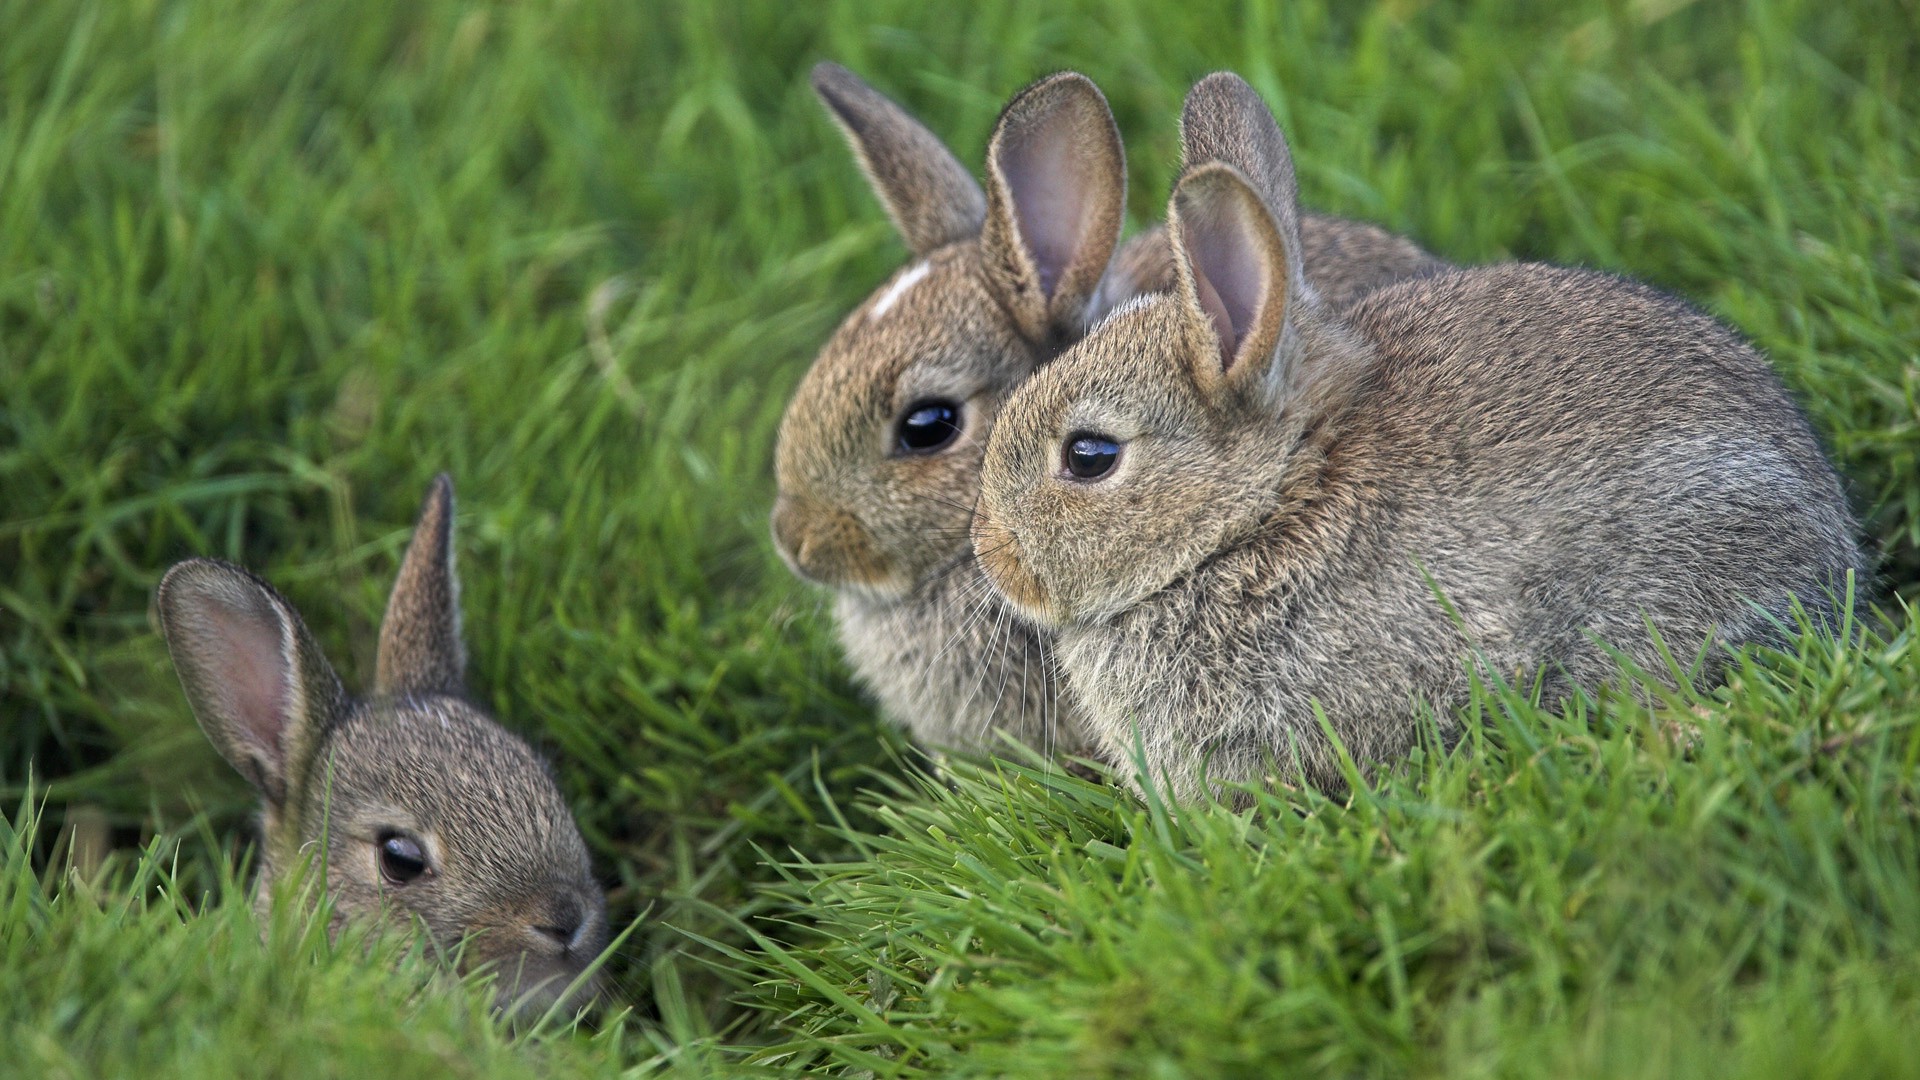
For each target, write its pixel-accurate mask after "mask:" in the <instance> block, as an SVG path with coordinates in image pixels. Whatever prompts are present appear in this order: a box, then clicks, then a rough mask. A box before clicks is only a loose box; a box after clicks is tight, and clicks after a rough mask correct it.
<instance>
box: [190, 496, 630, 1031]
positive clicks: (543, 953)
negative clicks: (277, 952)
mask: <svg viewBox="0 0 1920 1080" xmlns="http://www.w3.org/2000/svg"><path fill="white" fill-rule="evenodd" d="M155 610H156V613H157V616H158V619H159V624H160V627H161V632H162V634H163V635H164V636H165V638H166V641H167V648H168V649H169V651H170V652H171V653H172V655H173V663H174V667H175V669H176V670H177V671H178V672H179V675H180V684H181V686H182V687H183V688H184V689H185V690H186V693H187V700H188V702H189V703H190V704H191V705H192V706H193V713H194V716H195V717H196V718H197V719H198V720H199V722H200V727H201V729H202V730H204V731H205V732H206V735H207V738H208V739H209V740H211V741H212V743H213V745H214V747H215V748H216V749H217V750H219V751H220V754H221V756H223V757H225V758H226V759H227V761H228V763H229V764H231V765H232V766H233V767H234V768H235V769H236V770H238V771H239V773H240V775H242V776H244V777H245V778H246V779H247V782H248V783H250V784H252V785H253V787H254V789H255V790H256V791H257V792H258V793H259V795H260V798H261V810H260V827H261V834H262V843H261V847H260V873H259V881H258V883H257V886H256V892H255V906H256V908H257V909H259V910H261V911H262V912H264V911H265V909H266V907H267V905H268V904H269V903H270V901H271V897H272V894H273V890H274V889H275V888H276V887H277V886H279V885H281V884H282V883H283V882H284V881H285V879H286V878H287V876H288V875H289V874H290V873H291V872H292V871H293V870H294V869H295V867H296V866H297V865H298V864H299V862H300V860H301V858H302V856H303V855H304V854H306V853H308V852H313V851H317V853H318V855H319V857H320V860H322V861H323V864H324V867H325V871H326V877H325V883H326V889H327V892H328V893H329V894H330V896H331V898H332V901H333V910H334V918H335V925H336V928H337V927H338V925H339V923H340V921H341V920H344V919H349V918H352V919H383V918H393V919H401V920H405V919H418V920H419V922H420V923H421V924H423V925H424V927H425V929H426V930H427V932H428V933H429V935H430V937H431V939H432V940H433V942H434V943H435V945H436V946H438V947H439V948H441V949H443V950H447V951H452V950H454V949H456V948H459V947H461V946H462V945H463V943H464V948H462V949H461V958H462V962H463V964H464V965H465V966H467V967H475V966H478V965H480V964H490V965H492V967H493V969H494V970H496V971H497V972H498V973H499V981H498V984H497V990H496V998H497V1003H498V1004H499V1005H500V1006H501V1007H502V1008H505V1009H512V1010H515V1011H521V1010H535V1011H537V1010H540V1009H544V1008H545V1007H547V1006H549V1005H551V1004H553V1003H555V1002H558V1001H560V999H561V996H562V995H563V994H564V993H566V992H567V990H568V988H569V986H571V985H572V984H573V983H574V982H575V981H576V980H578V979H580V976H581V975H582V974H583V973H584V972H585V971H586V970H587V967H588V965H589V964H590V963H591V962H592V961H593V960H594V958H595V957H596V956H597V955H598V954H599V953H600V951H601V950H602V949H603V948H604V947H605V946H606V939H607V921H606V901H605V897H604V895H603V894H602V892H601V889H600V887H599V885H598V884H596V883H595V881H594V877H593V870H592V866H591V865H590V862H589V860H588V857H587V848H586V845H585V844H584V843H583V842H582V841H581V839H580V832H579V829H578V828H576V827H575V825H574V821H573V815H572V813H571V812H570V811H569V810H568V809H567V804H566V801H565V800H564V799H562V798H561V796H560V791H559V789H558V788H557V787H556V786H555V785H554V782H553V777H552V776H551V775H550V773H549V772H548V768H547V765H546V763H545V762H543V761H542V760H541V759H540V758H539V756H538V755H536V754H535V753H534V752H533V750H532V749H531V748H529V747H528V746H527V744H526V743H525V742H523V741H521V740H520V739H519V738H518V737H516V736H514V735H512V734H510V733H509V732H507V731H506V730H505V729H504V728H502V727H501V726H500V725H499V724H497V723H495V722H494V721H493V720H492V719H491V718H490V717H488V716H487V714H486V712H485V711H483V710H482V709H481V708H480V706H479V705H478V704H476V703H475V702H474V701H472V700H471V699H469V698H468V697H467V695H466V692H465V669H466V654H465V650H464V649H463V647H462V645H461V642H460V610H459V583H458V581H457V580H456V579H455V577H454V568H453V485H452V483H451V482H450V481H449V480H448V479H447V478H446V477H445V476H440V477H438V478H436V479H435V480H434V482H433V486H432V488H431V489H430V490H429V491H428V494H427V499H426V504H425V506H424V508H423V509H422V510H421V512H420V520H419V523H418V524H417V525H416V526H415V529H414V535H413V540H412V542H411V543H410V544H409V545H408V548H407V554H406V558H405V559H404V561H403V562H402V563H401V566H400V576H399V580H397V581H396V582H395V583H394V587H393V595H392V598H391V599H390V600H389V601H388V604H387V612H386V616H385V618H384V619H383V620H382V621H381V624H380V648H379V656H378V662H377V667H376V672H375V675H374V688H373V695H372V696H371V697H368V698H365V699H357V698H354V697H351V696H349V695H348V693H347V692H346V690H345V689H344V688H343V687H342V686H341V684H340V679H339V677H338V676H337V675H335V674H334V671H333V668H332V667H331V666H330V665H329V664H328V663H327V660H326V657H324V656H322V655H321V653H320V649H319V646H318V645H317V644H316V643H315V642H314V640H313V637H312V635H310V634H309V633H308V632H307V628H306V626H305V624H303V623H302V622H301V621H300V616H299V614H298V613H296V612H295V611H294V610H293V608H292V606H290V605H289V604H288V603H287V601H286V599H285V598H283V597H282V596H281V595H280V594H279V593H277V592H275V591H274V590H273V588H272V587H271V586H269V585H268V584H267V583H266V582H264V581H261V580H260V579H259V578H256V577H254V576H253V575H252V574H249V573H247V572H246V571H245V570H242V569H241V568H239V567H237V566H233V565H231V564H228V563H224V562H219V561H216V560H212V559H189V560H187V561H186V562H183V563H180V564H178V565H176V566H174V567H173V568H172V569H171V570H169V571H167V574H166V576H165V577H164V578H162V579H161V581H160V587H159V590H158V592H157V593H156V595H155ZM592 994H593V989H592V987H591V986H590V985H588V984H587V983H586V982H582V983H581V985H580V987H579V989H578V990H576V991H575V993H574V996H573V998H571V999H569V1001H568V1004H571V1005H579V1004H584V1003H586V1001H587V1000H589V999H590V997H591V995H592Z"/></svg>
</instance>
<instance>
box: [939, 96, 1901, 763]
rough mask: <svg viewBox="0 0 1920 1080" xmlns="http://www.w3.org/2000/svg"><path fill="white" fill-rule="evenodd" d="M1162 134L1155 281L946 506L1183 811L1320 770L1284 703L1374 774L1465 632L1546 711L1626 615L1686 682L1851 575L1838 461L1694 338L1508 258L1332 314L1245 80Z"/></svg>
mask: <svg viewBox="0 0 1920 1080" xmlns="http://www.w3.org/2000/svg"><path fill="white" fill-rule="evenodd" d="M1182 136H1183V140H1184V142H1185V159H1186V161H1187V163H1188V167H1187V169H1186V171H1185V173H1184V175H1183V176H1182V177H1181V178H1180V180H1179V183H1178V185H1177V188H1176V190H1175V192H1174V195H1173V198H1172V201H1171V206H1170V209H1169V212H1168V226H1167V227H1168V232H1169V234H1170V236H1171V238H1172V244H1173V250H1174V252H1175V263H1176V270H1177V274H1178V286H1177V288H1175V289H1174V290H1172V291H1171V292H1170V293H1169V294H1166V295H1161V296H1154V297H1149V298H1146V299H1143V300H1140V301H1137V302H1136V303H1134V304H1132V305H1129V306H1127V307H1124V308H1122V309H1121V310H1119V311H1117V312H1115V313H1114V314H1113V315H1111V316H1110V317H1109V318H1108V319H1107V320H1106V321H1105V322H1103V323H1102V324H1100V325H1099V326H1098V327H1096V328H1095V329H1094V330H1093V331H1092V332H1091V333H1089V334H1088V336H1087V337H1086V338H1085V340H1083V341H1081V342H1080V343H1079V344H1077V345H1075V346H1074V347H1073V348H1071V349H1070V350H1068V351H1067V352H1066V354H1065V355H1063V356H1061V357H1060V358H1058V359H1056V360H1054V361H1053V362H1052V363H1051V364H1049V365H1047V366H1046V367H1045V368H1043V369H1042V370H1041V371H1040V372H1039V373H1038V374H1036V375H1035V376H1034V377H1033V378H1032V379H1030V380H1028V381H1027V382H1026V383H1025V384H1024V385H1023V386H1022V387H1021V389H1020V390H1019V391H1018V392H1016V393H1015V394H1014V395H1013V397H1012V399H1011V400H1010V401H1009V402H1008V403H1007V404H1006V407H1005V408H1004V410H1003V411H1002V413H1001V415H1000V418H999V423H998V424H997V425H996V426H995V429H994V432H993V436H992V439H991V441H990V444H989V447H988V450H987V454H986V459H985V464H984V466H983V468H982V491H981V498H980V503H979V509H978V513H977V515H976V517H975V519H974V523H973V538H974V543H975V547H976V549H977V551H978V554H979V558H980V560H981V562H982V564H983V566H984V568H985V571H986V573H987V574H988V576H989V577H990V578H991V579H992V581H993V583H994V585H995V586H996V587H997V588H998V589H999V591H1000V592H1001V593H1002V594H1003V595H1004V596H1005V597H1006V598H1007V599H1008V600H1009V601H1010V602H1011V603H1012V604H1013V605H1014V606H1015V607H1016V608H1017V609H1018V610H1019V611H1020V612H1021V613H1022V614H1023V615H1025V616H1027V617H1028V618H1031V619H1032V620H1034V621H1035V622H1037V623H1038V624H1040V625H1042V626H1044V627H1047V628H1050V629H1052V630H1055V631H1056V632H1057V633H1058V635H1059V637H1058V641H1057V645H1056V651H1057V655H1058V656H1059V659H1060V662H1061V665H1062V668H1063V670H1064V673H1065V679H1066V681H1067V683H1068V684H1069V686H1070V688H1071V689H1072V691H1073V692H1074V694H1075V696H1076V697H1077V698H1078V700H1079V701H1080V703H1081V706H1082V716H1083V719H1084V722H1085V723H1086V724H1087V726H1088V729H1089V730H1090V731H1091V732H1092V733H1093V735H1094V737H1095V738H1096V739H1097V740H1098V742H1099V743H1100V744H1101V746H1102V747H1103V748H1104V749H1105V750H1106V752H1107V753H1108V754H1109V755H1110V756H1112V757H1114V758H1116V759H1121V760H1124V759H1125V758H1126V757H1127V756H1129V755H1130V754H1131V753H1132V752H1133V750H1134V747H1135V746H1136V745H1138V746H1139V747H1140V748H1141V749H1142V750H1143V752H1144V757H1145V761H1146V764H1147V766H1148V767H1149V770H1150V771H1151V772H1152V774H1153V775H1154V777H1155V779H1156V780H1158V779H1161V778H1164V780H1165V781H1166V782H1167V783H1169V784H1170V785H1171V789H1172V791H1173V792H1174V793H1176V794H1177V795H1178V796H1180V797H1187V798H1191V797H1195V796H1197V795H1200V794H1201V793H1203V792H1206V791H1208V790H1217V788H1216V787H1215V784H1217V782H1220V781H1230V782H1257V781H1260V780H1261V779H1262V778H1263V777H1265V776H1267V775H1268V772H1267V770H1268V769H1269V767H1270V766H1271V765H1273V764H1276V763H1277V765H1278V767H1279V768H1280V769H1281V770H1282V771H1283V772H1284V773H1286V774H1288V775H1289V776H1293V777H1296V778H1297V777H1298V776H1300V775H1301V774H1304V778H1305V779H1306V780H1307V781H1308V782H1309V783H1311V784H1313V785H1316V786H1319V787H1321V788H1323V789H1338V788H1339V787H1341V786H1342V772H1341V768H1340V764H1339V761H1338V756H1337V754H1336V752H1335V749H1334V747H1333V745H1332V743H1331V742H1330V741H1329V740H1328V739H1327V738H1326V737H1325V736H1324V734H1323V731H1322V728H1321V726H1320V722H1319V720H1318V718H1317V715H1316V714H1317V713H1319V712H1323V713H1324V716H1325V718H1326V720H1327V722H1328V723H1329V724H1330V726H1331V729H1332V731H1333V732H1334V733H1335V734H1337V735H1338V737H1339V738H1340V740H1341V741H1342V742H1343V743H1344V745H1345V746H1346V748H1347V749H1348V750H1349V751H1351V752H1352V753H1353V755H1354V756H1355V757H1356V758H1357V759H1359V760H1360V761H1362V762H1381V761H1387V760H1391V759H1392V758H1394V757H1395V756H1396V755H1401V754H1403V753H1404V752H1405V751H1406V750H1407V749H1408V748H1409V746H1410V744H1411V743H1412V742H1413V740H1414V739H1415V736H1416V729H1417V723H1416V717H1417V715H1418V703H1420V702H1425V703H1427V704H1429V705H1432V706H1435V707H1437V711H1438V713H1439V715H1440V717H1441V718H1442V722H1443V723H1447V722H1450V721H1451V710H1450V709H1449V706H1453V705H1456V704H1457V703H1459V702H1461V701H1462V699H1463V698H1464V697H1465V696H1466V694H1467V692H1468V687H1469V672H1470V669H1469V666H1468V660H1467V657H1468V655H1469V653H1470V651H1471V652H1473V653H1475V654H1477V656H1478V657H1479V661H1478V662H1480V663H1483V664H1484V665H1485V669H1486V670H1488V671H1490V672H1491V673H1493V674H1497V675H1499V676H1502V677H1508V678H1511V677H1514V676H1515V675H1516V674H1518V675H1520V676H1521V677H1523V678H1525V677H1527V676H1529V675H1530V674H1532V673H1535V672H1538V673H1539V674H1540V675H1541V677H1542V678H1543V681H1544V694H1545V697H1546V699H1547V700H1555V699H1560V698H1563V697H1564V696H1565V695H1567V694H1568V693H1570V692H1571V691H1572V689H1573V688H1575V687H1593V686H1595V685H1596V684H1598V683H1600V682H1602V681H1604V680H1606V679H1607V678H1608V677H1609V676H1610V674H1611V673H1613V672H1615V671H1616V670H1617V667H1616V663H1615V661H1614V659H1613V658H1612V657H1611V656H1610V655H1609V653H1608V651H1607V650H1606V649H1605V648H1603V647H1602V645H1601V644H1599V642H1601V641H1604V642H1608V643H1611V645H1612V646H1614V647H1617V648H1618V649H1619V650H1621V651H1622V652H1624V654H1625V655H1626V656H1627V657H1629V658H1631V659H1632V660H1633V661H1635V662H1636V663H1637V664H1639V665H1641V666H1642V667H1644V668H1646V669H1648V670H1651V671H1653V672H1655V673H1660V672H1664V671H1666V670H1667V665H1666V663H1665V661H1664V660H1663V658H1662V656H1661V654H1660V652H1659V649H1658V647H1657V645H1656V640H1655V635H1654V634H1650V633H1649V630H1648V627H1649V625H1650V626H1651V627H1652V629H1653V630H1654V631H1657V633H1658V636H1659V638H1660V639H1662V640H1664V642H1665V645H1666V647H1667V648H1668V649H1670V650H1671V652H1672V654H1673V655H1674V656H1677V657H1679V658H1680V659H1681V660H1682V661H1685V660H1687V659H1689V658H1690V657H1692V656H1694V655H1695V654H1696V652H1697V651H1704V652H1705V653H1706V655H1707V656H1708V663H1707V664H1706V665H1705V668H1706V670H1704V671H1700V672H1698V674H1697V677H1698V678H1700V679H1703V680H1704V679H1707V678H1711V677H1712V676H1713V675H1714V669H1715V668H1716V666H1718V665H1720V664H1723V663H1724V662H1725V658H1726V656H1727V653H1728V650H1730V649H1733V648H1734V647H1737V646H1739V645H1742V644H1744V643H1749V642H1760V643H1766V642H1776V641H1777V640H1778V636H1777V632H1776V630H1775V626H1776V623H1775V621H1774V620H1788V621H1790V620H1791V617H1790V615H1789V610H1790V603H1791V598H1792V597H1795V596H1797V597H1798V598H1799V600H1800V601H1801V603H1802V604H1804V605H1805V607H1806V608H1807V610H1808V611H1809V612H1811V613H1812V614H1813V615H1814V616H1815V617H1816V618H1823V617H1827V616H1830V615H1831V614H1832V608H1831V606H1830V605H1831V604H1832V603H1833V602H1834V598H1835V596H1836V595H1837V594H1839V593H1840V592H1842V591H1843V590H1844V589H1845V588H1846V583H1847V581H1846V579H1847V575H1848V573H1849V572H1853V573H1856V574H1859V575H1861V576H1862V579H1863V580H1864V576H1865V574H1866V571H1867V565H1866V562H1865V560H1864V559H1863V557H1862V553H1861V549H1860V548H1859V547H1858V546H1857V544H1856V542H1855V528H1854V522H1853V520H1852V518H1851V516H1850V514H1849V511H1848V507H1847V502H1846V499H1845V496H1844V493H1843V491H1842V488H1841V483H1840V480H1839V478H1838V477H1837V476H1836V475H1835V473H1834V470H1833V469H1832V467H1831V466H1830V465H1829V464H1828V462H1827V460H1826V458H1825V457H1824V456H1823V454H1822V452H1821V448H1820V445H1819V443H1818V442H1817V441H1816V439H1815V437H1814V433H1813V432H1812V430H1811V429H1810V428H1809V425H1808V423H1807V420H1806V418H1805V417H1804V416H1803V415H1802V413H1801V412H1800V410H1799V409H1798V408H1797V407H1796V406H1795V405H1794V403H1793V401H1792V400H1791V399H1790V398H1789V397H1788V395H1787V393H1786V391H1785V390H1784V389H1783V388H1782V386H1781V383H1780V380H1779V379H1778V378H1777V377H1776V376H1775V374H1774V372H1773V370H1772V369H1771V368H1770V367H1769V366H1768V364H1767V362H1766V360H1765V359H1764V358H1763V357H1762V356H1760V354H1758V353H1757V352H1755V351H1754V350H1753V349H1752V348H1751V347H1749V346H1748V345H1746V344H1745V343H1743V342H1742V341H1741V340H1740V339H1739V338H1738V337H1737V336H1736V335H1735V334H1734V333H1732V332H1731V331H1729V330H1728V329H1727V328H1726V327H1724V326H1722V325H1720V324H1719V323H1717V322H1715V321H1714V320H1713V319H1711V318H1708V317H1707V316H1705V315H1703V314H1701V313H1700V312H1698V311H1696V310H1694V309H1693V308H1691V307H1689V306H1687V305H1686V304H1685V303H1683V302H1681V301H1679V300H1677V299H1675V298H1673V297H1671V296H1668V295H1665V294H1663V293H1660V292H1658V291H1656V290H1654V289H1651V288H1648V287H1646V286H1644V285H1639V284H1636V283H1633V282H1631V281H1626V280H1622V279H1619V278H1615V277H1609V276H1606V275H1602V274H1598V273H1591V272H1588V271H1583V270H1569V269H1560V268H1556V267H1551V266H1543V265H1529V264H1510V265H1502V266H1490V267H1484V268H1477V269H1460V270H1449V271H1446V272H1442V273H1437V274H1432V275H1429V276H1424V277H1420V278H1417V279H1414V280H1410V281H1406V282H1402V283H1399V284H1395V285H1389V286H1387V287H1384V288H1382V289H1380V290H1378V291H1375V292H1373V293H1371V294H1370V295H1368V296H1367V297H1365V298H1364V299H1362V300H1361V301H1360V302H1358V303H1356V304H1354V305H1352V306H1351V307H1349V308H1347V309H1346V310H1345V311H1343V312H1338V313H1336V312H1335V311H1333V310H1331V308H1330V305H1328V304H1327V303H1326V302H1325V301H1324V300H1323V298H1322V297H1320V296H1319V295H1318V294H1317V292H1316V290H1315V289H1314V288H1313V287H1312V286H1311V284H1310V282H1309V280H1308V279H1307V277H1306V276H1305V275H1304V274H1303V272H1302V270H1303V266H1302V258H1301V252H1302V249H1303V245H1302V239H1301V233H1300V230H1299V226H1298V220H1297V214H1296V210H1295V189H1294V180H1293V170H1292V165H1291V159H1290V156H1289V152H1288V149H1287V145H1286V141H1285V139H1284V138H1283V137H1282V136H1281V133H1280V130H1279V128H1278V127H1277V126H1276V125H1275V123H1274V121H1273V118H1272V116H1271V114H1269V113H1268V112H1267V110H1266V108H1265V106H1264V105H1263V104H1262V103H1261V101H1260V99H1259V98H1258V97H1257V96H1256V95H1255V94H1254V93H1253V91H1252V90H1251V89H1250V88H1249V87H1248V86H1247V85H1246V84H1245V83H1244V82H1242V81H1241V80H1239V79H1238V78H1237V77H1235V76H1232V75H1228V74H1220V75H1214V76H1210V77H1209V78H1207V79H1206V80H1204V81H1202V82H1201V83H1200V84H1199V85H1197V86H1196V87H1195V88H1194V89H1193V91H1192V94H1191V95H1190V96H1189V98H1188V100H1187V104H1186V108H1185V112H1184V117H1183V120H1182ZM1436 594H1438V596H1444V597H1445V601H1446V603H1445V604H1443V603H1442V601H1441V600H1440V599H1438V598H1437V595H1436ZM1447 605H1450V606H1451V607H1452V609H1453V612H1449V610H1448V607H1447ZM1454 613H1457V619H1456V617H1455V614H1454ZM1136 738H1137V739H1138V743H1137V744H1136V742H1135V740H1136ZM1203 770H1204V775H1205V777H1206V778H1207V779H1203ZM1296 770H1297V772H1296Z"/></svg>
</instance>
